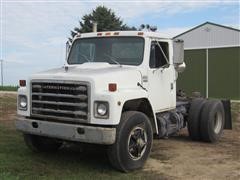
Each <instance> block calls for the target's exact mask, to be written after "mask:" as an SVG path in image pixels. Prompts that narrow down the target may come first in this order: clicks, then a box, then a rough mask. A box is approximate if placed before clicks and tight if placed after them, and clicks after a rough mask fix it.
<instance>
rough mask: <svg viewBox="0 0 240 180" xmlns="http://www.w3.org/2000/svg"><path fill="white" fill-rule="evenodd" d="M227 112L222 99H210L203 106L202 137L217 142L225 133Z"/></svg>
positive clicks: (207, 140) (204, 139)
mask: <svg viewBox="0 0 240 180" xmlns="http://www.w3.org/2000/svg"><path fill="white" fill-rule="evenodd" d="M224 123H225V112H224V107H223V104H222V102H221V101H219V100H210V101H207V103H206V104H205V105H204V107H203V111H202V115H201V124H200V128H201V139H202V140H203V141H206V142H216V141H218V140H219V138H220V137H221V135H222V133H223V128H224Z"/></svg>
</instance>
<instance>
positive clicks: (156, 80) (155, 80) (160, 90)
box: [148, 40, 176, 112]
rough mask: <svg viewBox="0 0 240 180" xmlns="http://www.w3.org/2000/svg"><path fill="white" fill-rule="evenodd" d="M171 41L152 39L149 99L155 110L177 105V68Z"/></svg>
mask: <svg viewBox="0 0 240 180" xmlns="http://www.w3.org/2000/svg"><path fill="white" fill-rule="evenodd" d="M169 50H170V45H169V42H167V41H158V40H152V42H151V50H150V57H149V69H148V80H149V81H148V82H149V86H148V91H149V99H150V101H151V103H152V106H153V109H154V111H155V112H161V111H164V110H169V109H173V108H175V106H176V81H175V69H174V66H173V63H172V58H170V57H171V56H172V51H169Z"/></svg>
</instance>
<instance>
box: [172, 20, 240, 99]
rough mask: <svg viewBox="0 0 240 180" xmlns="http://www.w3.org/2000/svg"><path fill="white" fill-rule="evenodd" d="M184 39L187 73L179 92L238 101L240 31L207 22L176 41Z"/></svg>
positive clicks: (181, 81) (182, 78) (180, 83)
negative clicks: (183, 91) (182, 90)
mask: <svg viewBox="0 0 240 180" xmlns="http://www.w3.org/2000/svg"><path fill="white" fill-rule="evenodd" d="M174 38H175V39H183V40H184V47H185V62H186V64H187V68H186V71H185V72H184V73H183V74H181V75H180V77H179V80H178V88H179V89H184V90H186V91H187V92H188V93H190V92H192V91H200V92H201V93H202V94H203V95H205V96H206V97H213V98H227V99H237V100H239V99H240V30H239V29H235V28H231V27H227V26H223V25H219V24H215V23H211V22H206V23H203V24H201V25H199V26H197V27H194V28H192V29H190V30H188V31H186V32H184V33H182V34H180V35H178V36H176V37H174Z"/></svg>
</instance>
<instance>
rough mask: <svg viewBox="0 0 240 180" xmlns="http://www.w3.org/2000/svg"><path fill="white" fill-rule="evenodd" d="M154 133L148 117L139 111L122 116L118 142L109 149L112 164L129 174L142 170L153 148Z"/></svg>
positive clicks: (118, 128) (118, 129)
mask: <svg viewBox="0 0 240 180" xmlns="http://www.w3.org/2000/svg"><path fill="white" fill-rule="evenodd" d="M152 139H153V131H152V127H151V123H150V120H149V119H148V117H147V116H146V115H145V114H143V113H141V112H137V111H127V112H124V113H123V114H122V117H121V121H120V124H119V126H118V127H117V136H116V142H115V143H114V144H113V145H111V146H110V147H109V149H108V157H109V160H110V162H111V164H112V165H113V166H114V167H115V168H116V169H118V170H120V171H123V172H129V171H132V170H135V169H139V168H142V167H143V165H144V163H145V162H146V160H147V158H148V156H149V154H150V152H151V147H152Z"/></svg>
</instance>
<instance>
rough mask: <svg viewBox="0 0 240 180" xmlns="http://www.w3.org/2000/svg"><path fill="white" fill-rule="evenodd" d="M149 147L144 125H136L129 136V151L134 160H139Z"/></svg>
mask: <svg viewBox="0 0 240 180" xmlns="http://www.w3.org/2000/svg"><path fill="white" fill-rule="evenodd" d="M146 147H147V133H146V131H145V130H144V129H143V128H142V127H135V128H134V129H132V131H131V132H130V134H129V137H128V153H129V155H130V157H131V158H132V159H133V160H139V159H141V157H142V156H143V155H144V153H145V151H146Z"/></svg>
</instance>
